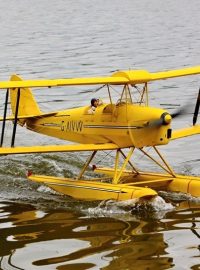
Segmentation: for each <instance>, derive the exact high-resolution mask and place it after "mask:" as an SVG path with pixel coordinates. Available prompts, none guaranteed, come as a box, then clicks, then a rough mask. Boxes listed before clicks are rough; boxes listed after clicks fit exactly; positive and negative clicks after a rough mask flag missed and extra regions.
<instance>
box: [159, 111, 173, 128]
mask: <svg viewBox="0 0 200 270" xmlns="http://www.w3.org/2000/svg"><path fill="white" fill-rule="evenodd" d="M161 118H162V119H163V124H164V125H169V124H170V123H171V121H172V117H171V115H170V114H169V113H167V112H166V113H163V114H162V116H161Z"/></svg>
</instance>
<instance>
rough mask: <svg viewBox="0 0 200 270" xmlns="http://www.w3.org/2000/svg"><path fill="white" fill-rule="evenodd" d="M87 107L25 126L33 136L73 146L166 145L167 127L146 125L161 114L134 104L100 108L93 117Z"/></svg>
mask: <svg viewBox="0 0 200 270" xmlns="http://www.w3.org/2000/svg"><path fill="white" fill-rule="evenodd" d="M88 110H89V106H85V107H79V108H74V109H68V110H64V111H59V112H58V113H56V114H55V115H53V116H45V117H41V118H30V119H28V120H27V121H26V126H27V128H28V129H31V130H33V131H35V132H38V133H42V134H46V135H48V136H52V137H56V138H60V139H63V140H67V141H73V142H77V143H96V144H98V143H107V142H112V143H115V144H117V145H119V147H128V146H135V147H138V148H141V147H143V146H154V145H161V144H167V143H168V142H169V139H170V132H169V131H170V124H165V125H162V124H160V125H152V126H151V125H148V123H149V122H150V121H154V120H155V121H157V120H159V119H160V118H161V116H162V115H163V113H167V112H166V111H165V110H162V109H159V108H153V107H148V106H141V105H138V104H127V103H119V104H117V105H114V104H103V105H101V106H99V107H97V108H96V110H95V113H94V114H89V113H88Z"/></svg>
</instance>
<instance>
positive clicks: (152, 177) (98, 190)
mask: <svg viewBox="0 0 200 270" xmlns="http://www.w3.org/2000/svg"><path fill="white" fill-rule="evenodd" d="M195 74H200V66H197V67H192V68H184V69H179V70H170V71H164V72H154V73H150V72H148V71H146V70H128V71H117V72H115V73H113V74H112V75H111V76H107V77H96V78H94V77H92V78H72V79H71V78H70V79H52V80H22V79H21V78H20V77H19V76H18V75H12V76H11V79H10V81H3V82H0V89H2V90H3V89H4V90H5V91H6V95H5V107H4V114H3V116H2V118H1V121H2V132H1V143H0V146H1V147H0V155H11V154H30V153H52V152H80V151H90V152H91V154H90V156H89V157H88V159H87V160H86V162H85V164H84V166H83V168H82V169H81V171H80V173H79V174H78V175H77V177H76V178H75V179H70V178H61V177H56V176H55V177H52V176H46V175H35V174H33V173H29V174H28V176H27V177H28V179H29V180H31V181H35V182H39V183H41V184H45V185H47V186H48V187H50V188H52V189H54V190H56V191H57V192H60V193H62V194H65V195H69V196H72V197H74V198H76V199H84V200H106V199H114V200H127V199H132V198H146V199H149V198H152V197H155V196H156V195H157V194H158V193H157V192H158V191H159V190H163V189H164V190H168V191H174V192H182V193H189V194H191V195H192V196H194V197H199V196H200V177H194V176H186V175H179V174H176V173H175V172H174V170H173V169H172V168H171V167H170V165H169V164H168V163H167V161H166V160H165V158H164V157H163V155H162V154H161V152H160V149H158V146H161V145H166V144H168V143H170V142H171V141H172V140H177V139H180V138H183V137H187V136H193V135H198V134H200V125H198V124H196V123H197V117H198V112H199V106H200V91H199V92H198V96H197V101H196V106H195V111H194V116H193V125H192V126H190V127H186V128H183V129H178V130H172V128H171V122H172V119H173V117H174V116H175V115H173V114H169V113H168V112H167V111H166V110H164V109H160V108H154V107H150V106H149V91H148V85H149V83H150V82H152V81H157V80H163V79H168V78H174V77H180V76H187V75H195ZM87 85H88V86H89V85H98V86H99V85H100V86H101V87H105V88H106V91H107V92H108V97H109V103H106V104H105V103H104V104H98V101H96V100H93V101H92V102H93V103H94V104H92V105H93V107H90V106H84V107H79V108H73V109H67V110H62V111H57V112H49V113H43V112H42V111H41V110H40V108H39V106H38V104H37V102H36V100H35V98H34V96H33V94H32V91H31V89H30V88H34V89H35V88H45V87H46V88H52V87H66V88H67V87H69V86H73V87H74V86H79V87H80V86H84V87H85V86H87ZM113 87H120V88H121V97H120V99H119V100H118V101H117V102H114V101H113V98H112V94H111V92H112V88H113ZM133 89H137V91H138V95H139V97H137V99H136V97H135V94H134V93H133ZM49 91H52V90H49ZM67 91H69V90H67ZM73 91H74V90H73ZM9 100H10V101H9ZM9 103H10V106H11V109H12V115H9V116H7V109H8V105H9ZM91 110H92V111H91ZM7 121H12V122H13V132H12V138H11V146H10V147H4V146H3V142H4V136H5V135H4V134H5V125H6V122H7ZM17 125H20V126H24V127H26V128H27V129H29V130H31V131H33V132H37V133H41V134H44V135H48V136H52V137H55V138H59V139H62V140H67V141H72V142H75V143H76V144H65V145H36V146H15V135H16V129H17ZM150 147H151V148H152V149H153V151H154V155H151V154H149V152H148V148H150ZM136 149H137V150H138V151H140V152H141V153H142V154H143V155H144V156H146V157H148V158H149V159H150V160H152V161H153V162H154V163H155V164H156V165H157V166H159V167H160V168H162V170H163V171H164V172H163V173H157V172H149V171H144V170H141V169H139V168H138V167H137V166H136V165H135V163H134V153H135V150H136ZM106 150H113V151H114V153H115V155H114V156H113V159H114V162H113V166H112V167H108V168H107V167H96V166H94V172H95V173H98V175H99V174H101V175H102V177H101V178H95V177H96V174H94V175H95V176H94V178H93V179H84V173H85V171H86V170H87V169H88V167H89V166H90V164H91V162H92V160H93V158H94V157H95V155H96V154H97V152H98V151H106ZM155 154H156V156H157V157H155ZM127 166H129V167H130V169H127ZM105 179H107V180H105ZM108 179H109V180H110V181H109V180H108Z"/></svg>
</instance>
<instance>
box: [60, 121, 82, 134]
mask: <svg viewBox="0 0 200 270" xmlns="http://www.w3.org/2000/svg"><path fill="white" fill-rule="evenodd" d="M82 128H83V121H75V120H70V121H67V122H65V121H62V122H61V131H68V132H81V131H82Z"/></svg>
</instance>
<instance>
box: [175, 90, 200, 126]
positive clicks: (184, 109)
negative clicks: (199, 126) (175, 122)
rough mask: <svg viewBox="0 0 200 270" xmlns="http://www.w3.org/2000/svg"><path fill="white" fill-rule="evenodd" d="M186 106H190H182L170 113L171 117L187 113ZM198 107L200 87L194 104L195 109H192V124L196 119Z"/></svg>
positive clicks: (199, 105) (199, 104) (199, 103)
mask: <svg viewBox="0 0 200 270" xmlns="http://www.w3.org/2000/svg"><path fill="white" fill-rule="evenodd" d="M188 107H190V105H189V104H187V105H184V106H182V107H181V108H180V109H179V110H178V111H176V112H174V113H172V114H171V117H172V118H176V117H179V116H182V115H184V114H186V113H188ZM199 107H200V88H199V93H198V96H197V101H196V106H195V110H194V116H193V126H195V124H196V122H197V119H198V114H199Z"/></svg>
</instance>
